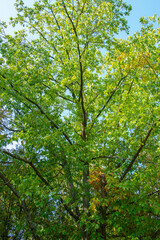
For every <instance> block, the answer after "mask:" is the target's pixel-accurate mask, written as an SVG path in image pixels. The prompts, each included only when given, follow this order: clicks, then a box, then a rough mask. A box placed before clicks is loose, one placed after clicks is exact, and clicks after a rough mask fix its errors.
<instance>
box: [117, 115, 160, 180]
mask: <svg viewBox="0 0 160 240" xmlns="http://www.w3.org/2000/svg"><path fill="white" fill-rule="evenodd" d="M158 121H160V119H159V120H158ZM156 125H157V123H155V124H153V126H152V127H151V128H150V129H149V130H148V132H147V135H146V137H145V138H144V140H143V141H142V143H141V145H140V147H139V148H138V150H137V152H136V153H135V155H134V156H133V158H132V160H131V162H130V164H129V165H128V167H127V168H126V170H125V171H124V173H123V174H122V176H121V177H120V180H119V181H120V182H121V181H122V180H123V179H124V178H125V176H126V175H127V173H128V172H129V171H130V170H131V168H132V166H133V164H134V162H135V161H136V159H137V157H138V156H139V154H140V152H141V150H142V149H143V147H144V146H145V144H146V142H147V139H148V138H149V136H150V134H151V132H152V131H153V128H154V127H155V126H156Z"/></svg>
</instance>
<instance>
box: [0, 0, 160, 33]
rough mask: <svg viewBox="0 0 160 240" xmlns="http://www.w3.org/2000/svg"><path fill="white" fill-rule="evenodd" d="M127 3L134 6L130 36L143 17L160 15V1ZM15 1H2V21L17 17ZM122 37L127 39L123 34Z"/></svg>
mask: <svg viewBox="0 0 160 240" xmlns="http://www.w3.org/2000/svg"><path fill="white" fill-rule="evenodd" d="M24 2H25V4H27V5H31V4H32V3H33V2H34V0H24ZM125 2H127V3H129V4H131V5H132V12H131V13H130V16H129V17H127V19H128V24H129V26H130V35H132V34H133V33H134V32H135V31H137V30H139V29H140V26H141V25H140V24H139V19H140V17H141V16H145V17H147V16H153V15H154V14H157V15H160V0H125ZM14 3H15V0H0V19H1V20H3V21H6V22H8V21H9V18H10V17H11V16H12V17H14V16H16V11H15V9H14ZM8 32H9V33H11V34H12V33H13V30H12V29H11V27H9V29H8ZM121 37H125V34H122V35H121Z"/></svg>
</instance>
